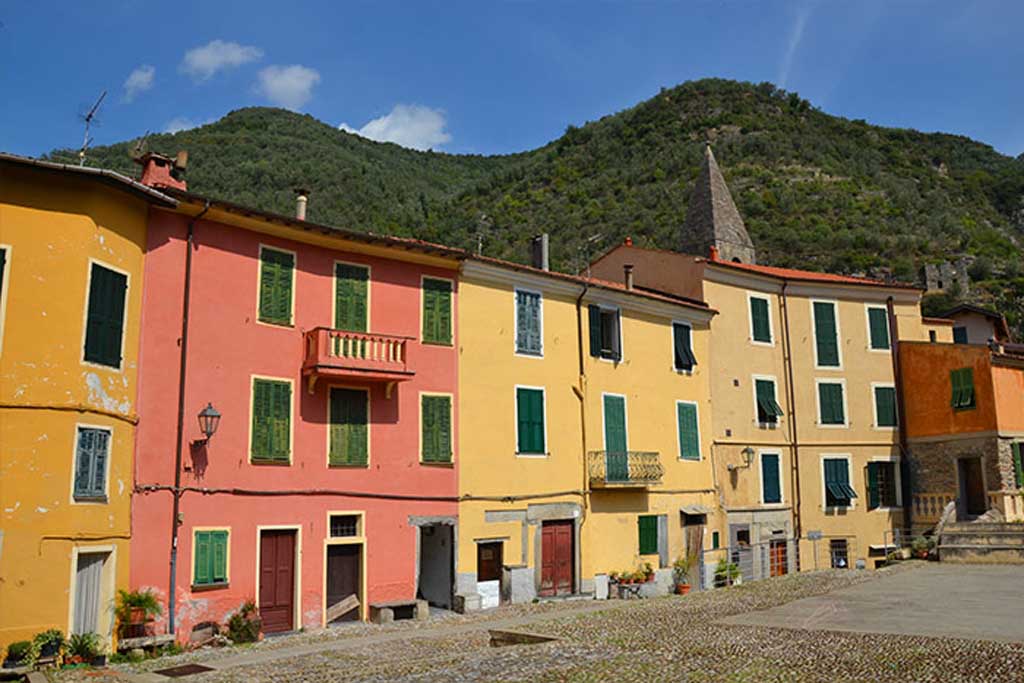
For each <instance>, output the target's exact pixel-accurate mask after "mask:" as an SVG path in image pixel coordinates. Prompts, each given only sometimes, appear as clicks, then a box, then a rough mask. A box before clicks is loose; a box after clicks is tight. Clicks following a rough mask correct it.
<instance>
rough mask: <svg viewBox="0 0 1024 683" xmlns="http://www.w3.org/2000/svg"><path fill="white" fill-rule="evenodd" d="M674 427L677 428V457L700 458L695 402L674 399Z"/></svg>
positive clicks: (684, 458)
mask: <svg viewBox="0 0 1024 683" xmlns="http://www.w3.org/2000/svg"><path fill="white" fill-rule="evenodd" d="M676 428H677V429H678V430H679V457H680V458H682V459H683V460H700V427H699V426H698V423H697V404H696V403H686V402H684V401H676Z"/></svg>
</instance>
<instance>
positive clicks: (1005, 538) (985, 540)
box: [939, 531, 1024, 547]
mask: <svg viewBox="0 0 1024 683" xmlns="http://www.w3.org/2000/svg"><path fill="white" fill-rule="evenodd" d="M964 544H966V545H1006V546H1021V547H1024V532H1019V531H982V532H973V531H972V532H966V531H943V532H942V538H941V539H940V542H939V545H964Z"/></svg>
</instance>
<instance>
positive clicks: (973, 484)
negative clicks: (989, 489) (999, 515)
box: [957, 457, 988, 518]
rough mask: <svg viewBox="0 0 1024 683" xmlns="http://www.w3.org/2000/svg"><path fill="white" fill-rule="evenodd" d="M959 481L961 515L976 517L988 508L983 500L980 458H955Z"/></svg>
mask: <svg viewBox="0 0 1024 683" xmlns="http://www.w3.org/2000/svg"><path fill="white" fill-rule="evenodd" d="M957 469H958V474H959V482H960V492H959V493H960V501H961V502H960V513H961V517H967V518H971V517H978V516H980V515H983V514H985V512H986V511H987V510H988V501H987V500H985V474H984V472H983V471H982V466H981V458H979V457H975V458H960V459H959V460H957Z"/></svg>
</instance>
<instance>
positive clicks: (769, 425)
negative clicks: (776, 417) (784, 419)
mask: <svg viewBox="0 0 1024 683" xmlns="http://www.w3.org/2000/svg"><path fill="white" fill-rule="evenodd" d="M757 428H758V429H778V428H779V423H778V422H758V423H757Z"/></svg>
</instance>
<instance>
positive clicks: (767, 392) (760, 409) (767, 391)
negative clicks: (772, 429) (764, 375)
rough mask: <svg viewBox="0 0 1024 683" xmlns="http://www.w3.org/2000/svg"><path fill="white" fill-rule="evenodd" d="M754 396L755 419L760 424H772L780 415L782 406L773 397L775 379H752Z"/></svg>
mask: <svg viewBox="0 0 1024 683" xmlns="http://www.w3.org/2000/svg"><path fill="white" fill-rule="evenodd" d="M754 396H755V398H756V400H757V421H758V422H759V423H760V424H762V425H774V424H776V423H777V422H778V421H779V418H780V417H782V408H781V407H780V406H779V403H778V401H777V400H776V398H775V381H774V380H770V379H755V380H754Z"/></svg>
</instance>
